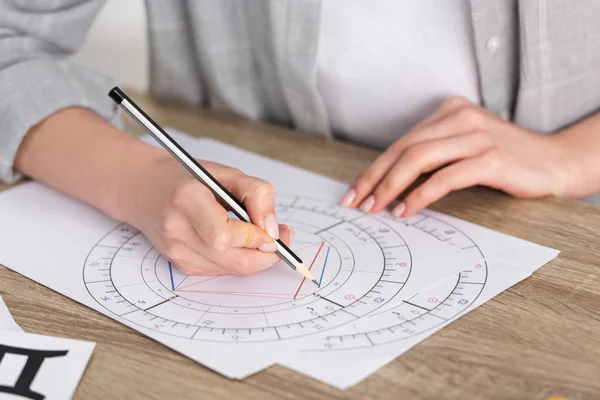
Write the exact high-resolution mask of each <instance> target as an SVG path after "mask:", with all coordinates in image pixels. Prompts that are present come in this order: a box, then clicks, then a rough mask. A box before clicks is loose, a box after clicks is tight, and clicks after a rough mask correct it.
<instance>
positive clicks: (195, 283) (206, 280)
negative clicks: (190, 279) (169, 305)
mask: <svg viewBox="0 0 600 400" xmlns="http://www.w3.org/2000/svg"><path fill="white" fill-rule="evenodd" d="M217 278H220V276H213V277H211V278H208V279H205V280H203V281H200V282H194V283H190V284H189V285H186V286H183V287H181V289H185V288H186V287H190V286H194V285H197V284H199V283H204V282H208V281H211V280H213V279H217ZM181 289H175V291H176V292H177V291H179V290H181Z"/></svg>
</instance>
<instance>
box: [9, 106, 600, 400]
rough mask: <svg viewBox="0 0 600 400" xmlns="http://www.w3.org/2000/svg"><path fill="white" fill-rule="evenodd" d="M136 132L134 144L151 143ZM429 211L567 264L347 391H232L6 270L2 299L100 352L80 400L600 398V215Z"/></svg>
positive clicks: (327, 161) (18, 313) (243, 128)
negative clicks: (550, 252) (528, 244)
mask: <svg viewBox="0 0 600 400" xmlns="http://www.w3.org/2000/svg"><path fill="white" fill-rule="evenodd" d="M133 97H134V98H135V100H136V101H138V102H139V104H140V105H141V106H142V108H144V109H145V110H146V111H147V112H148V113H149V114H150V115H151V116H152V117H153V118H154V119H155V120H156V121H157V122H159V123H160V124H161V125H163V126H171V127H175V128H178V129H180V130H182V131H184V132H188V133H190V134H194V135H200V136H207V137H212V138H216V139H218V140H221V141H223V142H226V143H230V144H233V145H236V146H239V147H241V148H244V149H247V150H251V151H254V152H256V153H260V154H263V155H266V156H268V157H272V158H274V159H278V160H282V161H285V162H288V163H290V164H293V165H296V166H298V167H301V168H305V169H307V170H310V171H314V172H317V173H320V174H323V175H327V176H330V177H332V178H335V179H338V180H341V181H345V182H351V181H352V179H353V178H354V177H355V176H356V175H357V174H358V173H360V172H361V171H362V170H363V168H365V167H366V166H367V165H368V164H369V163H370V162H371V161H372V160H373V159H374V158H375V157H376V156H377V152H375V151H373V150H368V149H365V148H361V147H358V146H354V145H351V144H347V143H341V142H335V141H329V140H325V139H323V138H320V137H317V136H311V135H309V134H306V133H300V132H294V131H292V130H288V129H285V128H281V127H276V126H272V125H267V124H264V123H259V122H252V121H247V120H244V119H242V118H239V117H235V116H231V115H229V114H224V113H218V112H210V111H206V110H201V109H196V108H190V107H186V106H183V105H179V104H174V103H169V102H159V101H157V100H153V99H151V98H149V97H147V96H140V95H137V96H133ZM126 120H127V121H126V122H127V130H128V131H129V132H131V133H132V134H136V133H140V132H141V131H140V128H138V127H137V126H134V125H133V123H132V122H130V121H129V119H126ZM5 188H6V186H4V187H1V186H0V189H5ZM431 208H432V209H434V210H437V211H441V212H444V213H447V214H450V215H453V216H456V217H459V218H462V219H465V220H468V221H472V222H475V223H478V224H481V225H483V226H487V227H490V228H492V229H496V230H498V231H501V232H505V233H508V234H511V235H514V236H518V237H521V238H524V239H527V240H531V241H534V242H537V243H540V244H543V245H546V246H550V247H553V248H557V249H559V250H561V251H562V253H561V254H560V256H559V257H558V259H556V260H554V261H552V262H551V263H550V264H548V265H546V266H544V267H542V268H541V269H540V270H538V271H537V272H535V273H534V274H533V275H532V276H531V277H530V278H528V279H526V280H525V281H523V282H521V283H519V284H517V285H516V286H514V287H512V288H510V289H509V290H507V291H505V292H504V293H502V294H500V295H499V296H497V297H496V298H494V299H493V300H491V301H489V302H488V303H486V304H484V305H483V306H481V307H479V308H477V309H476V310H474V311H472V312H471V313H469V314H467V315H466V316H464V317H462V318H460V319H459V320H458V321H456V322H454V323H452V324H451V325H450V326H448V327H446V328H444V329H442V330H441V331H440V332H438V333H436V334H435V335H433V336H432V337H431V338H429V339H427V340H425V341H424V342H422V343H421V344H419V345H418V346H416V347H415V348H413V349H412V350H410V351H409V352H408V353H406V354H404V355H403V356H401V357H400V358H398V359H396V360H395V361H394V362H392V363H390V364H389V365H387V366H386V367H384V368H382V369H381V370H380V371H378V372H377V373H376V374H374V375H372V376H371V377H369V378H368V379H366V380H365V381H363V382H362V383H360V384H359V385H357V386H355V387H353V388H351V389H349V390H346V391H338V390H336V389H333V388H331V387H329V386H327V385H324V384H321V383H319V382H316V381H314V380H312V379H310V378H307V377H304V376H302V375H300V374H298V373H294V372H292V371H289V370H287V369H285V368H283V367H280V366H274V367H271V368H269V369H267V370H265V371H263V372H260V373H258V374H256V375H254V376H252V377H250V378H247V379H245V380H243V381H231V380H229V379H226V378H224V377H222V376H220V375H218V374H216V373H214V372H212V371H210V370H208V369H207V368H205V367H203V366H201V365H199V364H197V363H195V362H193V361H191V360H189V359H187V358H186V357H184V356H182V355H180V354H178V353H176V352H174V351H172V350H170V349H168V348H166V347H164V346H162V345H160V344H158V343H156V342H154V341H152V340H151V339H148V338H147V337H145V336H142V335H141V334H139V333H137V332H135V331H133V330H131V329H129V328H127V327H125V326H124V325H121V324H119V323H117V322H115V321H113V320H111V319H110V318H108V317H105V316H103V315H101V314H99V313H97V312H95V311H93V310H91V309H89V308H86V307H84V306H82V305H80V304H78V303H77V302H75V301H73V300H70V299H68V298H66V297H63V296H61V295H60V294H58V293H55V292H53V291H51V290H49V289H47V288H45V287H43V286H41V285H39V284H37V283H35V282H33V281H30V280H29V279H27V278H24V277H22V276H20V275H18V274H16V273H14V272H12V271H9V270H8V269H6V268H4V267H2V266H0V295H2V297H3V298H4V300H5V301H6V303H7V305H8V307H9V308H10V310H11V312H12V314H13V316H14V317H15V320H16V321H17V323H19V324H20V325H21V327H22V328H23V329H25V331H27V332H35V333H42V334H48V335H55V336H63V337H70V338H76V339H85V340H91V341H95V342H97V347H96V350H95V351H94V354H93V356H92V358H91V361H90V363H89V365H88V368H87V370H86V373H85V375H84V376H83V379H82V381H81V383H80V385H79V387H78V389H77V392H76V396H75V398H77V399H90V400H93V399H161V400H162V399H236V400H238V399H261V400H262V399H321V398H327V399H478V398H482V399H546V398H548V397H551V396H559V397H563V398H566V399H593V398H600V278H599V274H600V245H599V244H600V243H599V242H600V240H599V232H600V207H596V206H591V205H588V204H584V203H581V202H577V201H574V200H560V199H543V200H517V199H512V198H510V197H508V196H506V195H504V194H502V193H499V192H496V191H492V190H488V189H484V188H474V189H469V190H464V191H460V192H456V193H452V194H451V195H449V196H447V197H446V198H444V199H443V200H441V201H439V202H437V203H436V204H434V205H433V206H432V207H431ZM0 223H2V222H1V221H0Z"/></svg>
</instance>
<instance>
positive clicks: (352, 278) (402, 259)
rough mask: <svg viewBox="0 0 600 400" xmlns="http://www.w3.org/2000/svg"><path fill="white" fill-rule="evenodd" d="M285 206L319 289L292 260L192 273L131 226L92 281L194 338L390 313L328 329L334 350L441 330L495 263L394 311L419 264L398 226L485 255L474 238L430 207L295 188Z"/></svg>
mask: <svg viewBox="0 0 600 400" xmlns="http://www.w3.org/2000/svg"><path fill="white" fill-rule="evenodd" d="M276 209H277V215H278V219H279V221H280V222H282V223H286V224H289V225H291V226H293V227H294V231H295V237H294V242H293V243H292V249H293V250H294V251H295V252H296V254H298V255H299V256H300V258H302V260H303V261H304V263H305V264H306V265H307V267H310V269H311V272H312V273H313V275H314V276H315V278H316V279H317V280H318V281H319V282H320V283H321V285H320V288H317V287H316V286H315V285H314V284H313V283H311V282H308V281H305V280H303V279H302V277H301V276H300V275H299V274H297V273H295V272H294V271H292V270H291V269H290V268H289V267H287V265H285V264H283V263H282V265H278V266H275V267H273V268H270V269H268V270H266V271H263V272H260V273H258V274H256V275H253V276H249V277H242V276H221V277H205V276H191V275H190V276H188V275H183V274H181V273H179V272H178V271H177V270H176V269H175V268H173V267H172V266H171V265H170V264H169V263H168V262H167V260H165V259H164V258H163V257H162V256H161V255H160V254H159V253H158V252H157V251H156V250H155V249H154V248H153V247H152V245H151V244H150V242H149V241H148V240H147V239H146V238H145V236H144V235H143V234H142V233H140V232H138V231H137V230H135V229H134V228H132V227H130V226H128V225H125V224H122V225H119V226H117V227H116V228H115V229H114V230H112V231H111V232H109V233H107V234H106V236H104V237H103V238H101V239H100V241H99V242H98V243H97V244H96V245H95V246H94V248H93V249H92V250H91V251H90V253H89V255H88V257H87V259H86V262H85V265H84V268H83V280H84V283H85V286H86V288H87V289H88V291H89V293H90V295H91V296H92V297H93V298H94V299H95V300H96V301H97V302H98V303H99V304H101V305H102V307H104V308H105V309H106V310H107V311H109V312H110V313H112V314H114V315H116V316H118V317H120V318H121V319H123V320H126V321H127V322H129V323H132V324H135V325H137V326H140V327H144V328H147V329H151V330H156V331H160V332H162V333H164V334H168V335H173V336H178V337H182V338H188V339H191V340H202V341H214V342H231V343H239V342H266V341H280V340H286V339H293V338H297V337H302V336H306V335H311V334H315V333H319V332H325V331H327V330H331V329H333V328H337V327H340V326H342V325H345V324H348V323H351V322H355V321H357V320H359V318H361V317H364V316H366V315H370V316H375V317H380V318H383V319H381V321H383V325H385V327H384V326H376V327H373V326H370V325H368V324H367V325H365V324H361V321H363V320H364V319H363V320H359V321H358V322H357V324H356V325H355V326H357V327H360V329H361V331H360V333H356V334H352V335H337V336H336V335H334V336H328V337H327V339H326V340H325V341H323V342H322V344H323V347H321V349H322V350H326V351H328V350H341V349H351V348H359V347H365V346H374V345H378V344H384V343H387V342H390V341H394V340H399V339H402V338H404V337H408V336H411V335H413V334H417V333H419V332H423V331H426V330H429V329H432V328H433V327H435V326H438V325H440V324H443V323H444V322H445V321H446V320H447V319H449V318H451V317H452V315H456V314H457V313H460V312H462V311H464V309H465V308H467V307H469V306H470V304H471V303H472V302H473V301H474V300H475V299H476V298H477V296H478V295H479V293H480V292H481V290H483V287H484V285H485V279H486V277H487V271H486V269H487V266H486V265H485V263H479V264H476V263H475V262H474V263H473V265H475V267H474V268H472V269H471V270H470V271H465V272H464V273H462V274H461V276H460V278H459V279H458V281H457V282H454V284H453V283H452V282H448V283H447V284H445V285H442V286H443V287H441V288H437V289H436V292H435V293H434V294H427V293H425V294H419V295H417V296H415V297H414V298H412V299H410V300H408V301H405V302H402V303H401V304H400V305H396V306H395V307H393V308H391V309H386V305H387V303H389V302H390V301H391V300H393V299H394V297H395V296H396V295H397V294H398V293H400V291H401V290H402V288H403V287H404V285H405V284H406V282H408V281H409V279H410V276H411V270H412V268H413V265H412V261H413V260H412V256H411V252H410V243H407V242H405V239H404V238H403V237H402V235H401V234H400V233H399V231H401V229H397V228H398V227H401V228H402V224H404V225H405V226H411V227H415V228H418V229H421V230H423V231H425V232H426V233H428V234H430V235H432V236H435V238H437V239H439V240H443V241H447V242H449V243H451V244H453V245H455V246H459V247H460V248H463V249H465V250H466V251H470V252H472V254H473V260H481V253H480V251H479V249H478V248H477V246H476V245H475V243H473V242H472V241H471V240H470V239H469V238H468V236H466V235H465V234H463V233H462V232H460V231H458V230H457V229H455V228H454V227H452V226H450V225H449V224H447V223H445V222H444V221H442V220H440V219H436V218H434V217H431V216H428V215H425V214H418V215H415V216H414V217H412V218H410V219H408V220H403V221H402V223H400V222H399V221H398V220H394V219H393V218H391V217H388V216H380V215H370V214H362V213H360V212H358V211H356V210H348V209H340V208H338V207H336V206H334V205H331V204H330V203H328V202H325V201H321V200H315V199H310V198H305V197H298V196H286V195H279V196H278V199H277V204H276ZM359 248H360V251H356V250H357V249H359ZM423 295H426V296H429V297H427V298H423ZM388 308H389V307H388ZM378 313H379V314H378ZM451 314H452V315H451ZM390 316H392V317H391V318H390ZM384 317H385V318H384ZM369 318H370V317H369ZM373 321H375V320H373Z"/></svg>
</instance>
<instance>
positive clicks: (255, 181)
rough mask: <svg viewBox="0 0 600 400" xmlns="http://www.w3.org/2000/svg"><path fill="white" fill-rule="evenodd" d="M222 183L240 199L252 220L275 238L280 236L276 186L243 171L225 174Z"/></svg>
mask: <svg viewBox="0 0 600 400" xmlns="http://www.w3.org/2000/svg"><path fill="white" fill-rule="evenodd" d="M225 175H226V176H224V178H223V179H222V181H221V183H222V184H223V185H224V186H225V187H226V188H227V189H228V190H229V191H230V192H231V194H233V195H234V196H235V197H236V198H237V199H238V200H240V201H241V202H242V203H243V204H244V206H245V207H246V210H247V211H248V215H250V219H251V220H252V222H253V223H254V224H255V225H257V226H258V227H260V228H261V229H263V230H264V231H266V232H267V234H268V235H269V236H271V237H272V238H273V239H278V238H279V225H278V223H277V216H276V214H275V188H274V187H273V185H271V184H270V183H269V182H267V181H265V180H262V179H259V178H255V177H252V176H248V175H244V174H242V173H238V174H236V173H233V174H225Z"/></svg>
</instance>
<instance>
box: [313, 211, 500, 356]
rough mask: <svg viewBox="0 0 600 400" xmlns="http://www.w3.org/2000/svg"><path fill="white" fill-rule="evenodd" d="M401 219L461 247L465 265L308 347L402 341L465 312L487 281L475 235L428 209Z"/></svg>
mask: <svg viewBox="0 0 600 400" xmlns="http://www.w3.org/2000/svg"><path fill="white" fill-rule="evenodd" d="M383 218H385V219H389V218H392V217H390V216H385V217H383ZM402 223H403V224H405V225H406V226H412V227H414V228H417V229H420V230H422V231H423V232H425V233H427V234H428V235H431V236H433V237H434V238H435V239H436V240H439V241H441V242H444V243H446V244H448V245H452V246H456V247H458V248H460V249H462V251H463V255H464V256H465V257H464V260H465V263H466V268H465V270H464V271H462V272H461V273H460V274H458V275H456V276H455V277H453V278H451V279H447V280H445V281H443V282H441V283H439V284H437V285H435V286H434V287H431V288H428V289H426V290H423V291H422V292H420V293H417V294H415V295H414V296H412V297H411V298H410V299H408V300H403V301H401V302H400V303H398V304H395V305H394V306H392V307H388V308H386V309H385V310H378V311H377V310H376V311H375V312H373V313H371V314H370V316H369V317H368V319H370V321H366V320H361V321H358V323H356V324H355V325H354V326H353V331H354V332H352V333H348V334H339V335H330V336H327V337H325V338H324V339H323V340H322V341H320V342H319V343H318V344H314V346H313V347H312V348H311V349H307V350H312V351H339V350H350V349H359V348H367V347H373V346H381V345H385V344H389V343H394V342H400V341H402V340H406V339H409V338H412V337H414V336H416V335H419V334H422V333H426V332H428V331H431V330H434V329H436V328H439V327H440V326H442V325H444V324H446V323H448V321H451V320H452V319H454V318H456V317H457V316H459V315H461V314H463V313H465V312H467V311H468V309H469V307H471V306H472V304H473V303H474V302H475V301H476V300H477V299H478V298H479V296H480V295H481V293H482V292H483V290H484V288H485V285H486V282H487V278H488V263H487V261H486V260H485V258H484V254H483V252H482V250H481V249H480V248H479V246H478V245H477V244H476V243H475V241H474V240H473V239H471V238H470V237H469V236H468V235H467V234H466V233H464V232H463V231H461V230H460V229H458V228H456V227H455V226H453V225H452V224H450V223H448V222H447V221H444V220H442V219H440V218H438V217H436V216H432V215H430V214H429V213H426V212H425V213H420V214H416V215H414V216H412V217H410V218H408V219H406V220H402Z"/></svg>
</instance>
